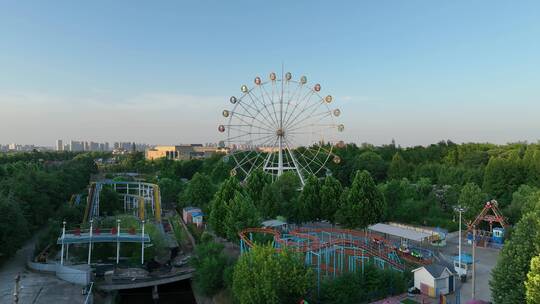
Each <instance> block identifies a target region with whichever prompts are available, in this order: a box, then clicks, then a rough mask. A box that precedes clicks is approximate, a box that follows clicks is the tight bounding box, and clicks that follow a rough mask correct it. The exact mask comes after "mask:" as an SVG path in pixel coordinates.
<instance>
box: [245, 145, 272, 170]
mask: <svg viewBox="0 0 540 304" xmlns="http://www.w3.org/2000/svg"><path fill="white" fill-rule="evenodd" d="M270 142H272V139H271V138H270V139H268V140H266V141H264V142H263V143H262V144H263V145H264V144H268V143H270ZM252 152H253V153H255V155H259V154H260V152H257V150H249V152H248V153H246V155H245V156H244V157H243V158H242V159H241V160H240V161H237V162H236V163H237V165H238V166H243V165H244V164H245V163H246V162H247V161H249V160H250V159H253V158H254V157H251V158H248V157H249V155H250V154H251V153H252ZM246 159H247V160H246Z"/></svg>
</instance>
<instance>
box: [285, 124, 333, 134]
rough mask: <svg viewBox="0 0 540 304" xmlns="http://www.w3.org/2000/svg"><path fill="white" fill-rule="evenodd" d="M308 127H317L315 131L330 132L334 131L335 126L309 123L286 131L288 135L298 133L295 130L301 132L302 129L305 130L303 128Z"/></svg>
mask: <svg viewBox="0 0 540 304" xmlns="http://www.w3.org/2000/svg"><path fill="white" fill-rule="evenodd" d="M309 127H317V128H319V129H316V130H320V131H322V130H331V129H334V128H336V127H337V125H336V124H320V123H319V124H314V123H311V124H305V125H301V126H296V127H295V128H293V129H287V132H288V133H298V132H299V131H297V130H302V129H305V128H309ZM305 132H308V131H305Z"/></svg>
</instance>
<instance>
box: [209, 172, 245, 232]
mask: <svg viewBox="0 0 540 304" xmlns="http://www.w3.org/2000/svg"><path fill="white" fill-rule="evenodd" d="M237 191H241V188H240V184H239V183H238V179H236V177H234V176H232V177H229V178H228V179H226V180H225V181H224V182H223V183H222V184H221V186H220V187H219V190H218V191H217V192H216V194H215V195H214V198H213V199H212V203H211V204H210V219H209V224H210V227H211V228H212V230H214V232H215V233H216V234H217V235H219V236H221V237H226V236H227V230H226V227H225V218H226V217H227V210H228V205H229V202H230V201H231V200H232V199H233V198H234V195H235V194H236V192H237Z"/></svg>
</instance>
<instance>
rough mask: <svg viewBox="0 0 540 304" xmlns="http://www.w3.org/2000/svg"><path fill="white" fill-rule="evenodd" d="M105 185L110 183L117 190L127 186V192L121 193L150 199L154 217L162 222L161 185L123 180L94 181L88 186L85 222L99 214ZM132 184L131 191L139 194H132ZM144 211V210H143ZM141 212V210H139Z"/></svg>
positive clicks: (144, 199) (145, 199)
mask: <svg viewBox="0 0 540 304" xmlns="http://www.w3.org/2000/svg"><path fill="white" fill-rule="evenodd" d="M104 185H110V186H112V187H113V188H114V189H115V190H116V189H117V188H119V187H125V188H124V189H123V190H126V193H119V194H121V195H124V196H130V197H133V196H140V197H142V198H143V201H147V200H148V201H150V202H151V204H152V210H153V212H154V218H155V220H156V221H157V222H161V194H160V189H159V186H158V185H156V184H151V183H145V182H123V181H113V180H105V181H99V182H93V183H91V184H90V187H89V188H88V198H87V201H86V208H85V211H84V222H87V221H88V220H90V219H91V218H94V217H96V216H98V214H99V194H100V192H101V189H102V188H103V186H104ZM130 185H131V191H136V192H137V195H134V194H130ZM143 213H144V210H143ZM139 214H141V212H140V211H139Z"/></svg>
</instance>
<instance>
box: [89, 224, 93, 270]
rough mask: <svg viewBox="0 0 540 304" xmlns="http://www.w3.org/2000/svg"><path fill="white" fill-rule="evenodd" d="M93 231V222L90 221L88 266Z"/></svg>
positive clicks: (90, 256)
mask: <svg viewBox="0 0 540 304" xmlns="http://www.w3.org/2000/svg"><path fill="white" fill-rule="evenodd" d="M93 229H94V220H90V232H89V237H90V238H89V239H88V265H90V260H91V258H92V230H93Z"/></svg>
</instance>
